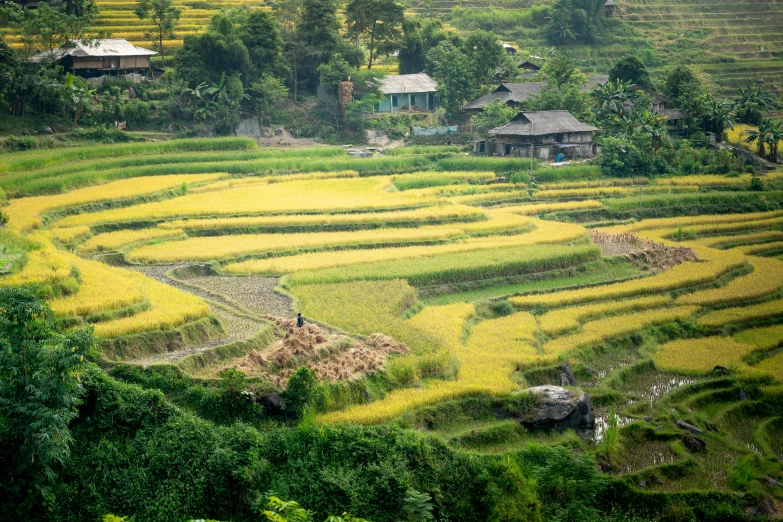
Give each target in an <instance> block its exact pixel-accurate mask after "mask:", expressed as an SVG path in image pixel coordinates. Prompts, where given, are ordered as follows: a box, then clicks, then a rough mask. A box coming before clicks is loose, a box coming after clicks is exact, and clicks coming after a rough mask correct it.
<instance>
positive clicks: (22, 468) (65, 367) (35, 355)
mask: <svg viewBox="0 0 783 522" xmlns="http://www.w3.org/2000/svg"><path fill="white" fill-rule="evenodd" d="M94 344H95V340H94V337H93V335H92V332H91V331H90V330H88V329H79V330H75V331H72V332H69V333H67V334H59V333H57V332H56V330H55V328H54V316H53V314H52V311H51V309H50V308H49V307H48V306H47V305H46V304H45V303H44V302H43V301H41V300H39V299H38V298H37V297H36V296H35V294H34V293H33V292H32V291H31V290H29V289H25V288H3V289H0V451H2V452H3V453H5V452H7V451H9V452H11V454H10V455H8V454H6V455H1V456H0V461H1V460H6V461H10V462H13V464H14V465H15V466H14V467H13V469H12V470H7V472H9V471H10V473H11V476H10V477H8V476H7V475H6V480H3V485H2V486H0V488H3V489H5V488H13V487H18V486H20V485H21V484H20V481H25V480H27V481H30V482H29V484H30V485H31V486H32V485H34V486H35V488H36V489H38V490H39V491H40V492H41V493H43V494H44V496H48V495H49V493H50V486H51V484H52V482H54V480H55V479H56V478H57V472H58V468H59V467H61V466H62V465H63V464H64V463H65V462H66V461H67V460H68V457H69V455H70V446H71V443H72V442H73V438H72V436H71V433H70V430H69V424H70V422H71V421H73V420H74V419H75V418H76V416H77V412H76V407H77V406H78V405H79V404H80V403H81V396H82V393H83V390H82V385H81V382H80V376H81V374H83V373H84V372H85V371H86V370H87V368H88V365H89V362H88V358H89V356H90V354H91V353H92V350H93V349H94ZM9 478H11V479H12V480H10V481H9V480H8V479H9Z"/></svg>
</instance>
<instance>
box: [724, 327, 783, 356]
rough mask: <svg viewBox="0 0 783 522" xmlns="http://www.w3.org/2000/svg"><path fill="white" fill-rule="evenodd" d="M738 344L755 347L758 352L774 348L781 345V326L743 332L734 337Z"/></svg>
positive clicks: (782, 332)
mask: <svg viewBox="0 0 783 522" xmlns="http://www.w3.org/2000/svg"><path fill="white" fill-rule="evenodd" d="M734 340H736V341H737V342H739V343H743V344H749V345H751V346H755V347H756V348H757V349H759V350H769V349H770V348H776V347H778V346H780V344H781V343H783V325H781V324H777V325H775V326H768V327H766V328H753V329H752V330H745V331H744V332H740V333H738V334H736V335H735V336H734Z"/></svg>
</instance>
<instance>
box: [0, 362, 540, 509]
mask: <svg viewBox="0 0 783 522" xmlns="http://www.w3.org/2000/svg"><path fill="white" fill-rule="evenodd" d="M84 386H85V391H86V396H85V401H84V405H83V406H82V407H81V409H80V410H79V417H78V419H77V421H76V422H75V423H74V424H73V426H72V431H73V434H74V444H73V448H72V456H71V460H70V461H69V464H68V465H67V466H66V467H65V469H64V470H63V472H62V475H61V480H59V481H58V482H57V484H56V485H55V486H54V488H53V491H52V494H53V495H54V499H55V500H56V505H57V509H56V511H51V512H49V511H46V510H45V509H44V507H43V506H40V503H39V502H38V501H37V497H35V496H34V495H29V494H28V492H27V489H26V487H25V483H24V482H22V483H19V484H17V486H18V487H17V488H15V489H11V490H10V491H8V495H7V496H5V497H4V498H3V499H2V500H0V518H2V519H4V520H12V519H24V520H28V521H33V520H47V521H52V520H56V521H64V520H97V519H99V517H100V516H101V515H103V514H105V513H114V514H116V515H119V516H133V518H134V520H135V521H136V522H142V521H151V520H155V521H157V520H161V521H169V520H171V521H180V520H184V519H187V518H196V517H209V518H213V519H217V520H234V521H243V520H257V518H256V516H255V515H254V514H253V513H254V507H256V506H259V505H265V504H266V501H267V498H268V497H270V496H278V497H281V498H296V499H299V500H300V501H301V504H302V506H303V507H304V508H306V509H308V510H310V511H312V512H313V514H314V515H315V519H316V520H319V519H320V520H323V519H324V518H325V517H326V516H327V515H329V514H333V513H342V512H346V511H348V512H350V513H352V514H355V515H356V516H361V517H364V518H367V519H369V520H372V521H373V522H396V521H398V520H405V518H404V517H405V512H406V510H410V509H411V508H412V507H414V506H416V505H419V506H420V505H421V500H422V498H423V497H422V494H427V495H429V496H430V497H431V499H432V500H431V501H430V505H431V506H432V514H433V516H434V517H435V518H436V519H438V520H446V519H448V520H464V519H465V517H466V516H467V517H469V518H471V519H474V520H486V521H493V520H506V521H512V520H514V521H516V520H518V521H520V522H521V521H523V520H524V521H536V520H539V515H538V510H539V506H538V501H537V500H536V498H535V494H534V492H533V489H532V485H531V484H530V483H529V482H528V481H527V480H526V479H525V478H524V476H523V475H522V474H521V473H520V472H519V471H518V470H516V468H515V467H514V466H513V465H511V464H509V463H508V462H506V461H503V460H501V459H496V458H494V457H481V456H478V455H472V454H460V453H456V452H455V451H453V450H450V449H449V448H447V447H446V446H445V445H443V444H442V443H440V442H438V441H437V440H435V439H432V438H428V437H424V436H422V435H420V434H417V433H415V432H412V431H403V430H400V429H396V428H389V427H370V428H367V427H359V426H352V427H331V426H326V427H304V426H302V427H299V428H278V429H275V430H272V431H269V432H267V433H265V434H262V433H260V432H258V431H257V430H255V429H253V428H250V427H248V426H247V425H243V424H234V425H232V426H230V427H216V426H215V425H213V424H211V423H209V422H206V421H204V420H201V419H198V418H195V417H193V416H191V415H188V414H184V413H182V412H180V411H178V410H177V409H176V408H173V407H171V406H169V405H168V403H167V401H166V400H165V399H164V397H163V394H162V392H160V391H153V390H143V389H141V388H140V387H138V386H136V385H131V384H123V383H120V382H117V381H115V380H114V379H112V378H110V377H107V376H106V375H104V374H102V373H100V372H97V371H96V372H93V373H91V374H89V375H88V376H87V378H85V379H84ZM468 514H469V515H468Z"/></svg>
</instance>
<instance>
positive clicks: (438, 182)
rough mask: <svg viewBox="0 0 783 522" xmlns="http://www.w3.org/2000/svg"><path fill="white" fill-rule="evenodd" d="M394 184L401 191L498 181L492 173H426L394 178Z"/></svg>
mask: <svg viewBox="0 0 783 522" xmlns="http://www.w3.org/2000/svg"><path fill="white" fill-rule="evenodd" d="M391 179H392V183H394V185H395V186H396V187H397V188H399V189H400V190H406V189H418V188H422V187H429V186H444V185H459V184H465V183H468V184H475V183H483V182H488V181H492V180H495V179H496V176H495V173H494V172H492V171H485V172H481V171H454V170H450V171H425V172H414V173H412V174H398V175H396V176H392V178H391Z"/></svg>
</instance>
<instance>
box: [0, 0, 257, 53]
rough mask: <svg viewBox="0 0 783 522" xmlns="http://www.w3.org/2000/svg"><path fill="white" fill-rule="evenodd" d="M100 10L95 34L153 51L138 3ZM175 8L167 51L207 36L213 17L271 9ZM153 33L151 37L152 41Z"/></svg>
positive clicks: (106, 2) (229, 5) (222, 1)
mask: <svg viewBox="0 0 783 522" xmlns="http://www.w3.org/2000/svg"><path fill="white" fill-rule="evenodd" d="M95 6H96V7H97V8H98V16H97V17H96V20H95V23H94V24H93V28H94V29H95V31H96V32H98V31H105V32H108V33H111V35H112V37H113V38H125V39H126V40H128V41H129V42H131V43H132V44H134V45H138V46H140V47H145V48H147V49H151V48H152V46H153V41H155V42H156V43H157V40H156V39H155V34H156V33H155V28H154V27H153V26H152V24H150V22H149V20H139V18H138V17H137V16H136V15H135V14H133V10H134V9H135V8H136V2H134V1H127V0H98V1H96V2H95ZM174 6H175V7H177V8H178V9H180V10H181V11H182V15H181V16H180V20H179V24H178V26H177V30H176V32H175V36H174V38H172V39H168V40H164V42H163V45H164V47H165V48H167V49H170V48H173V47H178V46H180V45H182V39H183V38H184V37H185V36H187V35H189V34H198V33H201V32H204V31H205V30H206V28H207V26H208V25H209V23H210V21H211V20H212V17H213V16H215V15H216V14H219V13H221V12H223V11H229V10H231V9H236V8H240V7H247V8H253V9H271V6H270V5H268V4H267V3H266V1H265V0H215V1H209V2H195V1H189V0H175V1H174ZM150 33H151V34H152V37H150V36H149V35H150ZM6 39H7V41H8V42H9V43H10V44H11V45H12V46H13V47H21V38H20V37H17V36H15V35H11V34H8V35H7V36H6Z"/></svg>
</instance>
